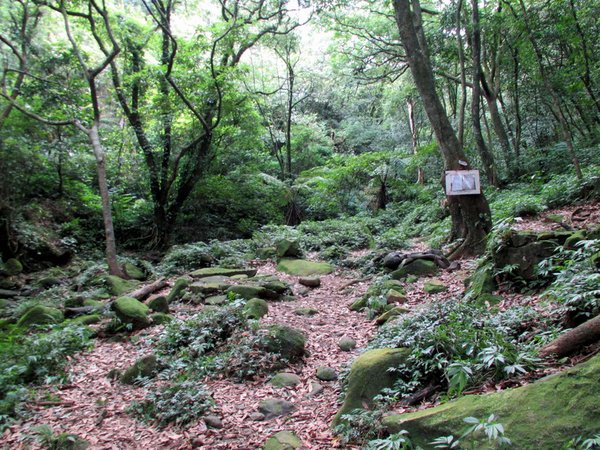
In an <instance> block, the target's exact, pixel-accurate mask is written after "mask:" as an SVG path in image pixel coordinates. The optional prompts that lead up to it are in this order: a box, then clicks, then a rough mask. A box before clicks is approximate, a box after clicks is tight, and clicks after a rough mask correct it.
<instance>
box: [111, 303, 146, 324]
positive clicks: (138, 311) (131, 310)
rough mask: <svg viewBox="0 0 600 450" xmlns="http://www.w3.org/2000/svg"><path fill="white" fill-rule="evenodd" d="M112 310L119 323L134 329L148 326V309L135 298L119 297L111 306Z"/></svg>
mask: <svg viewBox="0 0 600 450" xmlns="http://www.w3.org/2000/svg"><path fill="white" fill-rule="evenodd" d="M112 308H113V310H114V311H115V313H116V314H117V317H118V318H119V319H120V320H121V322H123V323H126V324H131V325H133V327H134V328H135V329H139V328H144V327H146V326H148V325H150V319H149V318H148V312H149V311H150V308H148V307H147V306H146V305H144V304H143V303H142V302H140V301H138V300H136V299H135V298H131V297H120V298H118V299H117V300H115V302H114V303H113V304H112Z"/></svg>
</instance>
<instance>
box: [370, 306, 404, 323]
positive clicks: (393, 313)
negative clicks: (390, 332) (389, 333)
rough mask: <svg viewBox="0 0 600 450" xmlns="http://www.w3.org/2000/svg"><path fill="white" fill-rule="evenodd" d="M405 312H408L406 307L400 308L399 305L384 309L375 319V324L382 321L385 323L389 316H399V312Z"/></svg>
mask: <svg viewBox="0 0 600 450" xmlns="http://www.w3.org/2000/svg"><path fill="white" fill-rule="evenodd" d="M407 312H408V309H406V308H400V307H398V306H396V307H394V308H392V309H390V310H389V311H386V312H384V313H383V314H381V315H380V316H379V317H378V318H377V319H376V320H375V323H376V324H377V325H383V324H384V323H386V322H387V321H388V320H390V319H391V318H393V317H396V316H399V315H400V314H404V313H407Z"/></svg>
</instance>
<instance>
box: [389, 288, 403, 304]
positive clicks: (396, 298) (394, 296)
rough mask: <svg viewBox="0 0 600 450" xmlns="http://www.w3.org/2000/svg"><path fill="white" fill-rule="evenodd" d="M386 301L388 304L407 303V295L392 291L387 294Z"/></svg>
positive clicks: (399, 291)
mask: <svg viewBox="0 0 600 450" xmlns="http://www.w3.org/2000/svg"><path fill="white" fill-rule="evenodd" d="M385 299H386V300H387V302H388V303H405V302H406V295H405V294H404V292H402V291H401V290H396V289H390V290H389V291H388V292H387V294H385Z"/></svg>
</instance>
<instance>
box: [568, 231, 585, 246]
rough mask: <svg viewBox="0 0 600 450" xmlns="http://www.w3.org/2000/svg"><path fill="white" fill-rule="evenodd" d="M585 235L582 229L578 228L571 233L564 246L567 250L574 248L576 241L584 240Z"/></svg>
mask: <svg viewBox="0 0 600 450" xmlns="http://www.w3.org/2000/svg"><path fill="white" fill-rule="evenodd" d="M585 238H586V235H585V232H584V231H583V230H579V231H576V232H574V233H573V234H571V236H569V237H568V238H567V239H566V240H565V244H564V247H565V248H566V249H569V250H573V249H575V248H576V246H577V243H578V242H581V241H583V240H585Z"/></svg>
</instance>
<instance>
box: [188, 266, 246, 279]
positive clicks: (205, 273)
mask: <svg viewBox="0 0 600 450" xmlns="http://www.w3.org/2000/svg"><path fill="white" fill-rule="evenodd" d="M256 272H257V270H256V269H226V268H224V267H206V268H204V269H198V270H195V271H193V272H192V273H190V275H191V276H192V277H194V278H206V277H213V276H218V275H221V276H225V277H231V276H233V275H247V276H248V277H249V278H252V277H253V276H255V275H256Z"/></svg>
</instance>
